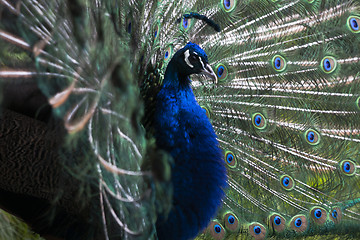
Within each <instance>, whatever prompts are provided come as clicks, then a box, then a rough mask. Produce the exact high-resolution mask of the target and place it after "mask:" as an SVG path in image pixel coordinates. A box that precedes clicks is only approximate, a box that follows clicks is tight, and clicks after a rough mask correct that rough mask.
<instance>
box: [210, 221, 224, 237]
mask: <svg viewBox="0 0 360 240" xmlns="http://www.w3.org/2000/svg"><path fill="white" fill-rule="evenodd" d="M206 232H207V233H208V234H210V235H211V237H212V238H213V239H214V240H222V239H225V235H226V232H225V229H224V227H223V226H222V225H221V224H220V223H219V222H218V221H216V220H214V221H211V222H210V224H209V226H208V227H207V230H206Z"/></svg>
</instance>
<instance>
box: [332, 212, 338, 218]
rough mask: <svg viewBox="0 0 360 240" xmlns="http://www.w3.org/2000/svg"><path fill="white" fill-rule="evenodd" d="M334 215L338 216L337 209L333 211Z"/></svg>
mask: <svg viewBox="0 0 360 240" xmlns="http://www.w3.org/2000/svg"><path fill="white" fill-rule="evenodd" d="M333 216H334V218H336V217H337V211H336V210H334V212H333Z"/></svg>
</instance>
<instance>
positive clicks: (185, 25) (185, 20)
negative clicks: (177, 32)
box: [180, 17, 192, 31]
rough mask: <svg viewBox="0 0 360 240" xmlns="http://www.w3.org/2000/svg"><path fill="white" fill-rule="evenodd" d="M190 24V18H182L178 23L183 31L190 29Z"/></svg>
mask: <svg viewBox="0 0 360 240" xmlns="http://www.w3.org/2000/svg"><path fill="white" fill-rule="evenodd" d="M191 24H192V19H191V18H186V17H183V18H182V20H181V22H180V29H182V30H184V31H188V30H189V29H190V27H191Z"/></svg>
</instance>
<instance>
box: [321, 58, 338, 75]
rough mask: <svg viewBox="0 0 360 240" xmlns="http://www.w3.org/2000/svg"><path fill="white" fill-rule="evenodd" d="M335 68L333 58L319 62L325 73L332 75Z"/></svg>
mask: <svg viewBox="0 0 360 240" xmlns="http://www.w3.org/2000/svg"><path fill="white" fill-rule="evenodd" d="M335 68H336V60H335V58H333V57H330V56H327V57H324V58H323V59H322V60H321V69H322V70H323V71H324V72H325V73H332V72H333V71H334V70H335Z"/></svg>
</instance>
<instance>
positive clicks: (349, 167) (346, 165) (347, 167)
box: [340, 159, 356, 176]
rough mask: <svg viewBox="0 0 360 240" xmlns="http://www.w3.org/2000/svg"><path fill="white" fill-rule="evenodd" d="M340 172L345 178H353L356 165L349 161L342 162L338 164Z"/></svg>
mask: <svg viewBox="0 0 360 240" xmlns="http://www.w3.org/2000/svg"><path fill="white" fill-rule="evenodd" d="M340 170H341V172H342V173H343V174H345V175H346V176H353V175H354V174H355V172H356V164H355V163H354V162H353V161H351V160H349V159H346V160H343V161H341V162H340Z"/></svg>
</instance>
